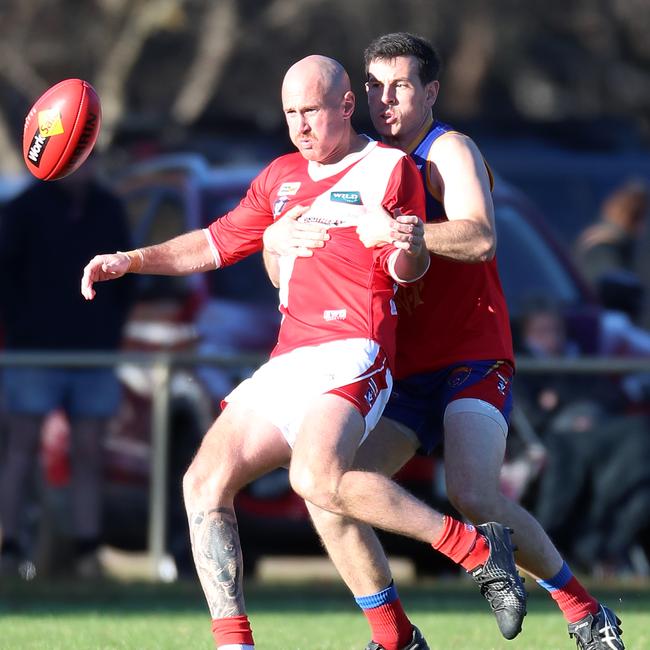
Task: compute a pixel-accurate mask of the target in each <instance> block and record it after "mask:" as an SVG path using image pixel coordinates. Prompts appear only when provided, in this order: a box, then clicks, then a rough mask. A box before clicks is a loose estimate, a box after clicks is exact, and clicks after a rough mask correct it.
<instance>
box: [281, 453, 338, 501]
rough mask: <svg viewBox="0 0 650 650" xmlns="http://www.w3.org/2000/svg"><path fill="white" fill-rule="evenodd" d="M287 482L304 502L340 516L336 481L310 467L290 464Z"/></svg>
mask: <svg viewBox="0 0 650 650" xmlns="http://www.w3.org/2000/svg"><path fill="white" fill-rule="evenodd" d="M289 481H290V483H291V487H292V488H293V490H294V492H296V494H298V495H299V496H301V497H302V498H303V499H304V500H305V501H308V502H309V503H311V504H313V505H315V506H318V507H319V508H321V509H323V510H327V511H328V512H330V513H336V514H341V511H340V508H339V499H338V480H336V478H334V477H331V476H328V475H325V474H323V473H321V472H319V471H316V470H314V469H313V468H311V467H306V466H303V465H296V464H295V463H292V464H291V467H290V469H289Z"/></svg>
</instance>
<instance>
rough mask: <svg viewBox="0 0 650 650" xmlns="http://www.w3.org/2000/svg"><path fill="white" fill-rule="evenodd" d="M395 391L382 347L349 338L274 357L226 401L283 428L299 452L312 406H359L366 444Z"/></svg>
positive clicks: (286, 437) (288, 440)
mask: <svg viewBox="0 0 650 650" xmlns="http://www.w3.org/2000/svg"><path fill="white" fill-rule="evenodd" d="M392 387H393V378H392V375H391V373H390V369H389V368H388V362H387V359H386V355H385V354H384V352H383V350H382V349H381V347H380V346H379V344H377V343H375V342H374V341H371V340H370V339H344V340H341V341H330V342H327V343H322V344H320V345H314V346H306V347H301V348H296V349H295V350H291V351H290V352H287V353H285V354H281V355H279V356H277V357H273V358H271V359H270V360H269V361H267V362H266V363H265V364H264V365H263V366H261V367H260V368H259V369H258V370H257V371H256V372H255V373H254V374H253V375H252V377H250V378H249V379H245V380H244V381H243V382H242V383H241V384H239V386H237V387H236V388H235V389H234V390H233V391H232V392H231V393H230V394H229V395H226V397H224V399H223V402H225V403H228V404H230V403H233V404H234V403H235V402H240V403H241V402H244V403H245V404H246V406H248V407H249V408H251V409H253V410H254V411H255V412H257V413H259V414H260V415H262V417H264V418H265V419H267V420H268V421H269V422H271V423H272V424H273V425H275V426H276V427H278V429H280V431H281V432H282V435H283V436H284V437H285V439H286V440H287V442H288V443H289V445H290V446H291V447H293V444H294V442H295V440H296V435H297V433H298V430H299V429H300V425H301V424H302V421H303V419H304V417H305V414H306V413H307V411H308V409H309V408H310V406H311V404H312V403H313V402H314V400H316V399H317V398H318V397H319V396H321V395H324V394H326V393H333V394H336V395H340V396H341V397H344V398H345V399H347V400H348V401H350V402H352V404H354V406H355V407H356V408H357V409H358V411H359V412H360V413H361V415H362V416H363V418H364V421H365V431H364V435H363V438H362V440H365V438H366V436H367V435H368V434H369V433H370V432H371V431H372V430H373V429H374V428H375V426H376V425H377V422H378V421H379V418H380V417H381V414H382V412H383V411H384V407H385V406H386V402H387V401H388V397H389V395H390V391H391V389H392Z"/></svg>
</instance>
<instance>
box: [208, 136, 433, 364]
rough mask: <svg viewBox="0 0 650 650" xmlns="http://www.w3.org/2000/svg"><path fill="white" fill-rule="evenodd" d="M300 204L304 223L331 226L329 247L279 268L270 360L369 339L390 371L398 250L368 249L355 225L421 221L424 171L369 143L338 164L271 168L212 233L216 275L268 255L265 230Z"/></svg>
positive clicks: (293, 162)
mask: <svg viewBox="0 0 650 650" xmlns="http://www.w3.org/2000/svg"><path fill="white" fill-rule="evenodd" d="M296 205H304V206H310V209H309V211H308V212H306V213H305V214H303V215H302V216H301V217H300V219H301V220H303V221H310V220H311V221H318V222H320V223H324V224H326V225H327V226H328V227H329V230H328V233H329V235H330V240H329V241H327V242H326V243H325V246H324V247H323V248H322V249H320V250H319V251H317V253H316V254H315V255H313V256H312V257H306V258H294V257H286V258H281V260H280V311H281V312H282V314H283V318H282V323H281V325H280V333H279V336H278V343H277V345H276V347H275V349H274V350H273V353H272V356H275V355H278V354H282V353H284V352H288V351H289V350H292V349H294V348H298V347H302V346H307V345H318V344H320V343H325V342H327V341H333V340H339V339H350V338H368V339H372V340H374V341H376V342H377V343H379V344H380V345H381V346H382V348H383V349H384V351H385V353H386V355H387V357H388V358H389V361H391V362H392V360H393V357H394V348H395V328H396V324H397V322H396V321H397V310H396V308H395V304H394V302H393V297H394V293H395V289H396V285H395V281H394V280H393V278H392V277H391V276H390V274H389V271H388V261H389V258H390V257H391V256H392V255H393V254H394V253H396V249H395V248H394V247H393V246H383V247H380V248H370V249H368V248H365V247H364V246H363V244H362V243H361V241H360V240H359V237H358V235H357V233H356V224H357V221H358V218H359V216H360V215H361V214H363V213H364V212H365V210H366V209H367V208H370V207H378V206H382V207H384V208H385V209H386V210H389V211H392V210H393V209H395V208H400V209H401V210H402V212H403V213H404V214H416V215H421V214H424V192H423V189H422V183H421V181H420V178H419V174H418V171H417V168H416V167H415V164H414V163H413V161H412V160H411V159H410V158H409V157H408V156H407V155H406V154H404V153H403V152H402V151H399V150H398V149H393V148H390V147H386V146H384V145H381V144H379V143H377V142H369V143H368V145H367V146H366V147H365V148H364V149H363V151H360V152H358V153H353V154H349V155H348V156H346V157H345V158H344V159H343V160H341V161H340V162H339V163H336V164H333V165H317V164H315V163H313V162H312V163H310V162H309V161H307V160H305V159H304V158H303V157H302V156H301V155H300V154H299V153H293V154H288V155H286V156H282V157H280V158H277V159H276V160H275V161H273V162H272V163H271V164H270V165H269V166H268V167H266V168H265V169H264V170H263V171H262V172H261V173H260V174H259V176H257V178H255V180H254V181H253V183H252V184H251V186H250V188H249V190H248V192H247V194H246V197H245V198H244V199H243V200H242V201H241V202H240V204H239V205H238V206H237V207H236V208H235V209H234V210H232V211H231V212H229V213H228V214H226V215H225V216H224V217H222V218H220V219H217V220H216V221H214V222H213V223H212V224H211V225H210V226H209V229H208V231H209V235H210V238H211V241H212V244H213V246H214V252H215V257H216V259H217V264H218V265H219V266H225V265H228V264H232V263H234V262H236V261H237V260H239V259H241V258H242V257H245V256H246V255H248V254H250V253H252V252H254V251H256V250H259V249H261V248H262V235H263V233H264V230H265V229H266V228H267V227H268V226H269V225H270V224H271V223H273V221H274V219H277V218H279V217H281V216H282V215H283V214H284V213H285V212H286V211H287V210H289V209H291V208H292V207H294V206H296Z"/></svg>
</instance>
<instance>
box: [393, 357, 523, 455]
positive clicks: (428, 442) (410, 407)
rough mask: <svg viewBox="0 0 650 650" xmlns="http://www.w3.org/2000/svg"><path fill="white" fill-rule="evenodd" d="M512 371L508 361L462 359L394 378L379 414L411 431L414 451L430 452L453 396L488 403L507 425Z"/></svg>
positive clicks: (437, 439) (440, 431)
mask: <svg viewBox="0 0 650 650" xmlns="http://www.w3.org/2000/svg"><path fill="white" fill-rule="evenodd" d="M513 374H514V369H513V367H512V365H511V364H510V363H509V362H508V361H463V362H460V363H456V364H454V365H451V366H447V367H445V368H441V369H440V370H436V371H435V372H425V373H419V374H416V375H411V376H409V377H405V378H404V379H396V380H395V381H394V383H393V392H392V393H391V396H390V398H389V400H388V404H387V405H386V408H385V409H384V413H383V415H384V417H387V418H390V419H391V420H395V421H396V422H399V423H401V424H403V425H404V426H406V427H408V428H409V429H411V430H412V431H414V432H415V434H416V435H417V437H418V440H419V443H420V448H419V450H418V451H419V452H420V453H423V454H430V453H431V452H432V451H433V450H434V449H435V447H436V446H437V445H439V444H440V443H441V442H442V439H443V433H444V417H445V411H446V410H447V407H448V406H449V404H451V403H452V402H454V401H456V400H460V399H476V400H481V401H482V402H487V404H491V405H492V406H493V407H494V408H496V409H497V410H498V411H499V412H500V413H501V415H502V416H503V419H504V423H505V426H506V427H507V423H508V420H509V418H510V413H511V411H512V376H513Z"/></svg>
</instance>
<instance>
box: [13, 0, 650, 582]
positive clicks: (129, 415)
mask: <svg viewBox="0 0 650 650" xmlns="http://www.w3.org/2000/svg"><path fill="white" fill-rule="evenodd" d="M649 29H650V5H648V3H647V2H646V1H645V0H597V1H594V0H572V1H569V2H567V1H560V0H547V1H546V2H544V3H539V2H534V3H523V2H518V1H515V0H480V1H479V0H400V2H394V1H391V2H389V1H384V0H372V1H371V0H355V1H354V2H351V1H349V0H92V1H91V0H88V1H86V2H83V3H78V2H73V1H72V0H59V1H58V2H52V1H51V0H20V2H18V1H17V0H15V1H14V0H5V1H4V2H2V3H1V4H0V54H1V55H2V62H3V65H2V66H1V67H0V97H1V98H2V101H1V103H0V150H1V151H2V155H1V156H0V204H3V203H8V202H9V201H10V199H12V198H13V197H14V196H15V195H16V194H17V193H18V192H19V191H20V190H22V189H23V188H24V187H26V186H27V185H28V184H29V183H30V182H31V179H30V178H29V177H28V175H27V172H26V170H25V167H24V163H23V161H22V154H21V137H22V127H23V120H24V117H25V115H26V113H27V111H28V110H29V108H30V106H31V105H32V103H33V102H34V100H35V99H36V98H37V97H38V96H39V95H40V94H41V93H42V92H43V91H44V90H45V89H46V88H47V87H49V86H50V85H52V84H53V83H56V82H58V81H60V80H62V79H65V78H70V77H80V78H82V79H85V80H87V81H89V82H91V83H92V84H93V85H94V87H95V88H96V90H97V92H98V94H99V96H100V98H101V100H102V106H103V125H102V131H101V135H100V141H99V143H98V146H97V154H96V155H95V158H96V159H97V160H96V162H97V164H98V167H99V168H100V172H101V177H102V179H103V183H104V184H105V185H106V186H107V187H109V188H110V189H111V191H112V192H114V193H115V195H116V196H118V198H119V199H120V201H121V202H123V204H124V206H125V208H126V217H127V223H128V230H129V236H130V239H131V245H133V246H142V245H146V244H149V243H153V242H157V241H161V240H162V239H166V238H168V237H170V236H173V235H175V234H179V233H181V232H184V231H186V230H188V229H191V228H197V227H201V226H204V225H206V224H207V223H209V222H210V221H211V220H212V219H214V218H216V217H218V216H220V215H222V214H224V212H226V211H227V210H228V209H230V208H231V207H232V206H233V205H235V204H236V202H237V201H238V199H239V198H240V197H241V196H242V195H243V193H244V192H245V190H246V187H247V186H248V183H249V182H250V180H251V179H252V178H253V176H254V175H255V173H256V172H257V171H258V170H259V169H261V167H262V166H263V165H264V163H265V162H266V161H269V160H270V159H271V158H272V157H274V156H276V155H278V154H281V153H284V152H286V151H288V150H289V149H290V146H291V145H290V142H289V140H288V139H287V137H286V135H285V126H284V121H283V115H282V111H281V107H280V84H281V80H282V77H283V74H284V72H285V70H286V69H287V67H288V66H289V65H290V64H291V63H293V62H294V61H296V60H297V59H299V58H301V57H303V56H305V55H307V54H310V53H321V54H326V55H329V56H332V57H334V58H336V59H338V60H339V61H340V62H341V63H342V64H343V65H344V66H345V67H346V68H347V70H348V71H349V73H350V76H351V78H352V82H353V87H354V89H355V91H356V93H357V97H358V102H357V112H356V117H355V123H356V126H357V128H358V130H360V131H364V132H368V133H372V126H371V124H370V123H369V119H368V116H367V110H366V107H365V97H364V88H363V83H364V76H363V72H364V71H363V58H362V54H363V48H364V47H365V46H366V45H367V44H368V43H369V42H370V40H371V39H373V38H374V37H376V36H378V35H380V34H382V33H386V32H391V31H400V30H406V31H412V32H414V33H417V34H420V35H422V36H424V37H426V38H428V39H430V40H431V41H432V42H433V43H434V44H435V45H436V46H437V48H438V49H439V51H440V53H441V55H442V58H443V61H444V68H443V73H442V77H441V88H442V89H441V93H440V96H439V100H438V102H437V104H436V107H435V114H436V117H438V118H439V119H441V120H443V121H445V122H449V123H451V124H453V125H454V126H455V127H456V128H458V129H459V130H461V131H464V132H466V133H468V134H469V135H470V136H471V137H472V138H473V139H474V140H475V141H476V142H477V144H478V146H479V148H480V149H481V151H482V152H483V153H484V155H485V157H486V159H487V160H488V162H489V163H490V165H491V167H492V168H493V170H494V171H495V174H496V176H497V181H496V185H495V194H494V197H495V208H496V215H497V226H498V235H499V249H498V258H499V265H500V272H501V277H502V282H503V284H504V289H505V291H506V295H507V298H508V303H509V307H510V310H511V314H512V323H513V332H514V334H515V341H516V344H517V350H518V354H519V361H520V363H519V368H520V372H519V375H518V380H517V389H516V391H517V392H516V393H515V398H516V400H517V401H518V404H519V405H520V406H519V408H518V409H517V411H516V413H515V416H514V419H513V435H512V436H511V442H510V443H509V457H508V462H507V464H506V467H505V468H504V473H503V477H502V478H503V487H504V490H506V491H507V492H508V493H509V494H510V495H511V496H512V497H513V498H516V499H519V500H521V501H522V502H523V503H525V505H527V506H528V507H529V508H530V509H531V510H533V511H534V512H535V513H536V515H537V516H538V518H539V519H540V520H541V521H542V523H543V524H544V525H545V526H546V528H547V529H548V530H549V532H550V533H551V534H552V536H553V537H554V539H555V540H556V541H557V542H558V544H559V545H560V548H561V550H562V551H563V552H564V553H565V554H566V556H567V557H568V559H569V560H571V561H572V562H574V563H575V565H576V567H577V568H578V569H579V570H581V571H583V572H586V573H589V574H593V575H595V576H603V575H614V576H630V575H631V576H634V577H640V578H642V579H644V580H645V579H647V577H648V575H649V574H650V566H649V564H648V552H649V550H650V470H649V469H648V468H649V467H650V463H649V462H648V459H650V426H649V425H648V415H650V401H649V396H650V379H649V377H650V333H649V330H648V326H650V309H649V307H648V304H649V301H648V300H647V299H646V296H647V295H648V291H649V289H650V265H649V261H650V258H649V257H648V255H647V253H646V251H647V250H648V246H647V242H648V241H649V238H650V228H649V225H650V224H649V223H648V221H649V220H648V218H647V217H648V210H649V206H650V203H649V195H648V183H650V82H649V73H650V41H649V40H648V38H647V34H648V31H649ZM80 272H81V269H79V274H80ZM138 283H139V284H138V286H137V287H135V289H134V295H133V296H132V302H131V304H130V311H129V317H128V319H126V321H125V324H124V332H123V336H122V338H121V339H120V342H119V345H118V346H117V349H118V350H120V351H122V352H125V351H138V352H145V353H147V352H156V351H158V352H159V351H161V350H162V351H165V352H167V353H170V354H171V355H172V356H170V357H167V361H166V362H165V363H167V365H166V366H164V368H163V373H162V375H160V374H158V375H157V374H156V373H155V368H153V367H152V365H151V363H149V361H147V360H145V361H142V359H140V360H139V361H137V360H134V359H128V360H124V359H118V358H117V357H116V358H115V359H114V363H113V364H112V363H111V362H110V361H109V362H108V363H107V365H109V366H110V365H116V366H117V371H118V376H119V379H120V382H121V386H122V391H123V392H122V398H121V401H120V404H119V406H118V409H117V411H116V414H115V415H114V416H113V417H112V419H111V421H110V426H109V431H108V434H107V437H106V438H105V439H104V441H103V452H102V459H103V469H102V471H103V473H104V478H105V485H104V487H103V489H104V498H103V503H102V513H103V515H102V516H103V529H102V533H101V534H102V537H101V540H100V541H101V545H100V546H101V548H104V547H108V548H115V549H126V550H141V549H146V548H148V549H149V550H150V551H151V550H152V547H155V549H156V552H157V553H158V556H157V557H158V560H160V554H161V553H162V552H163V551H164V554H165V557H166V559H167V560H169V562H171V564H170V563H169V562H168V563H167V564H164V566H163V565H161V564H160V563H158V564H157V565H156V568H155V572H156V575H157V576H158V577H160V576H162V575H164V576H166V577H167V578H170V579H171V578H173V577H175V576H177V575H181V576H183V575H191V574H192V569H191V564H190V559H189V554H188V553H189V552H188V542H187V539H186V537H187V534H186V524H185V515H184V513H183V509H182V503H181V501H180V477H181V476H182V472H183V471H184V469H185V467H186V465H187V463H188V462H189V459H190V458H191V455H192V453H193V451H194V449H195V447H196V444H198V441H199V440H200V437H201V435H202V432H203V431H204V430H205V427H206V425H207V423H208V422H209V421H210V419H211V418H212V417H213V416H214V415H215V413H216V412H217V411H218V404H219V399H220V397H221V396H223V395H224V394H225V393H226V392H227V391H228V390H229V388H230V387H231V386H232V385H233V384H234V383H236V382H237V381H239V380H240V379H242V378H243V377H245V376H246V375H247V374H248V373H249V372H250V370H251V368H252V367H254V366H255V365H256V362H257V360H258V359H261V358H263V356H264V355H265V354H267V353H268V351H269V350H270V348H271V347H272V345H273V342H274V340H275V334H276V327H277V322H278V319H277V310H276V303H277V299H276V296H275V292H274V291H273V289H272V287H271V286H270V284H269V283H268V281H267V280H266V277H265V275H264V272H263V269H262V266H261V263H260V260H259V259H258V258H251V259H250V260H247V261H245V262H243V263H242V264H241V265H240V266H238V267H237V268H236V269H234V270H233V269H227V270H224V271H220V272H218V273H212V274H207V275H204V276H196V277H194V276H193V277H189V278H139V279H138ZM7 309H8V307H7V305H6V304H5V305H2V304H0V321H1V320H2V319H3V318H4V319H6V318H8V317H10V316H11V314H10V313H9V312H8V311H7ZM65 318H66V315H65V313H61V314H59V315H58V319H60V320H61V321H62V322H63V323H64V326H65ZM55 347H57V346H55ZM58 349H59V350H60V349H62V346H58ZM66 350H67V348H66ZM178 353H182V354H185V355H186V356H185V357H182V359H181V361H178V360H176V361H174V357H173V355H174V354H178ZM84 354H85V356H84ZM84 354H81V353H79V352H77V353H76V354H74V353H71V355H72V356H71V358H74V359H77V361H78V362H79V363H87V364H88V365H93V364H94V363H105V359H99V360H98V359H97V358H93V357H92V356H88V350H85V353H84ZM188 355H189V356H188ZM192 355H194V356H192ZM0 358H4V359H5V360H4V361H3V364H4V365H6V366H11V364H12V363H16V361H15V359H14V360H12V359H11V358H10V357H7V356H5V357H0ZM179 358H180V357H179ZM30 359H31V362H33V363H41V364H47V363H49V361H48V360H47V357H46V356H43V355H42V354H40V353H39V354H34V355H33V356H32V357H30ZM79 359H81V361H79ZM84 359H85V361H84ZM170 359H171V361H170ZM224 359H225V361H224ZM590 363H591V365H589V364H590ZM163 365H164V364H163ZM165 369H166V370H168V371H169V373H168V374H165V372H164V370H165ZM161 377H162V378H161ZM161 387H162V390H163V392H164V395H166V396H168V397H169V402H168V404H163V405H162V408H163V409H166V410H164V411H163V412H164V414H165V415H164V417H163V419H162V420H161V419H160V417H159V415H156V414H157V413H158V414H159V413H160V411H157V410H156V409H157V408H158V407H157V406H156V403H155V399H156V395H160V390H161ZM157 391H158V392H157ZM157 418H158V419H157ZM161 422H162V425H161ZM0 426H2V425H1V424H0ZM4 426H5V429H6V426H7V425H6V423H5V425H4ZM160 426H162V427H163V430H164V433H163V434H162V439H163V440H165V441H168V444H169V453H168V454H166V455H165V454H163V455H162V457H161V456H158V457H157V456H156V454H155V452H154V451H153V447H152V431H153V435H154V436H155V435H159V434H160V432H159V431H157V430H156V427H160ZM69 435H70V422H69V418H68V417H67V415H66V413H65V412H62V411H60V410H56V411H53V412H52V413H51V414H49V415H48V417H47V419H46V420H45V422H44V427H43V436H42V445H41V452H42V453H41V461H42V464H43V468H44V473H43V477H44V480H43V479H41V478H39V479H38V480H37V481H35V483H36V485H35V486H34V493H35V494H36V495H38V496H40V497H41V498H40V499H35V500H34V501H35V504H36V505H34V507H33V509H32V510H29V511H26V513H25V517H24V518H25V521H24V522H23V523H22V524H21V525H22V526H23V527H24V529H25V532H24V534H21V535H22V536H23V538H24V539H25V540H27V541H26V542H25V544H24V546H25V547H26V548H27V549H28V552H27V553H26V555H27V556H28V558H29V560H30V561H31V562H35V565H34V566H35V567H36V570H38V571H41V572H42V573H43V574H47V573H48V572H49V573H52V574H56V573H57V572H61V571H62V567H64V566H66V563H65V560H66V558H67V559H70V557H72V556H73V555H74V553H72V552H71V551H70V548H69V537H70V534H69V530H68V528H67V526H68V523H69V522H68V521H67V520H68V519H69V514H66V513H68V506H67V505H66V503H67V499H68V496H69V495H67V494H66V490H67V489H68V486H69V481H70V468H69V459H68V451H69ZM5 438H6V436H5ZM156 458H157V460H155V462H158V463H160V467H162V469H163V474H162V475H158V477H159V479H160V476H163V479H162V482H160V480H159V482H157V483H156V482H155V481H154V480H153V479H152V461H153V460H154V459H156ZM567 459H570V461H567ZM443 471H444V470H443V468H442V465H441V463H440V458H439V457H438V458H433V459H416V460H415V461H414V462H413V463H411V464H410V465H409V466H408V467H407V468H406V470H404V474H403V476H402V480H403V481H404V482H405V484H406V485H408V486H409V487H410V488H411V489H413V490H414V491H415V492H417V493H418V494H419V495H420V496H422V498H425V499H427V500H429V501H431V502H432V503H435V504H436V505H437V506H438V507H441V508H443V509H445V508H447V509H449V504H448V503H447V502H446V500H445V495H444V489H443V487H442V486H443V484H444V474H443ZM161 490H162V492H163V495H162V497H161V496H160V493H161ZM159 497H160V498H162V500H160V498H159ZM154 499H158V500H157V501H156V503H157V505H156V510H155V512H156V513H157V516H160V515H161V513H162V516H163V523H161V520H160V519H159V518H158V519H156V520H155V521H154V522H153V524H152V520H151V516H152V509H153V506H152V505H151V504H152V503H153V500H154ZM238 507H239V510H238V512H239V517H240V525H241V532H242V537H243V542H244V554H245V560H246V562H247V569H248V570H249V571H251V572H253V571H255V570H256V569H257V568H258V567H257V565H258V560H260V558H263V557H265V556H266V555H268V554H273V553H286V552H291V553H298V554H318V553H320V550H319V546H318V543H317V540H316V539H315V537H314V535H313V533H312V532H311V529H310V527H309V524H308V521H307V518H306V513H305V510H304V508H303V507H302V504H301V503H300V502H299V500H297V499H296V498H295V495H293V494H292V493H291V491H290V490H289V488H288V482H287V478H286V473H285V472H283V471H280V472H276V473H274V474H273V475H270V476H269V477H266V478H265V479H262V480H260V481H258V482H256V484H254V485H253V486H250V488H248V489H247V490H246V491H245V492H244V493H243V494H242V495H241V497H240V502H239V506H238ZM612 522H615V523H612ZM0 523H1V522H0ZM116 524H117V525H116ZM151 525H154V526H155V527H156V531H157V533H156V534H158V535H159V538H156V537H155V534H154V535H153V537H152V534H151ZM160 536H162V538H160ZM287 536H288V537H287ZM287 539H289V540H291V544H292V545H293V546H295V548H294V547H292V546H291V545H288V544H287ZM66 540H67V542H68V544H67V546H66ZM386 544H387V546H388V548H389V550H391V552H392V553H394V554H395V555H397V556H403V557H407V558H408V559H409V561H412V562H413V566H414V567H415V569H414V571H415V575H417V576H419V575H425V574H427V573H434V574H435V573H440V572H449V571H451V567H448V566H445V565H440V566H437V565H432V564H431V560H430V554H426V556H425V555H423V554H422V551H421V549H420V550H418V548H416V545H409V544H406V543H405V542H404V540H402V541H398V540H397V539H395V538H391V537H387V538H386ZM425 550H426V549H425ZM100 559H101V563H100V566H95V567H93V566H90V567H89V571H90V573H91V574H92V573H93V572H95V571H104V570H105V568H106V566H105V564H106V558H105V557H104V556H102V557H101V558H100ZM22 561H23V560H21V562H22ZM34 566H33V567H32V569H30V570H33V569H34ZM161 566H163V568H161ZM82 568H83V567H82ZM86 568H88V567H86ZM12 570H13V569H12ZM251 574H252V573H251ZM23 575H25V571H24V567H23Z"/></svg>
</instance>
